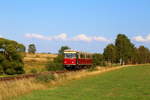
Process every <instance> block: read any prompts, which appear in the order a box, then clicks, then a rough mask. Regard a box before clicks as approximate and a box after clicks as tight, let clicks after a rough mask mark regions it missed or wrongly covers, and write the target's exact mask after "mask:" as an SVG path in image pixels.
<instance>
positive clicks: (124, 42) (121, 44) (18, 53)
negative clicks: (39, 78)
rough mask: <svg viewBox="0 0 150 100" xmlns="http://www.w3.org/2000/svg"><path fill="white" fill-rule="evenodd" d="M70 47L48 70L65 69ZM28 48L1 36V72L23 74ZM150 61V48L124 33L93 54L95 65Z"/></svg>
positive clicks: (31, 47)
mask: <svg viewBox="0 0 150 100" xmlns="http://www.w3.org/2000/svg"><path fill="white" fill-rule="evenodd" d="M66 49H70V47H68V46H62V47H61V48H60V49H59V51H58V56H57V57H56V58H54V60H53V61H49V62H48V65H47V69H48V70H61V69H63V51H64V50H66ZM25 52H26V48H25V46H24V45H23V44H20V43H18V42H16V41H13V40H8V39H4V38H0V74H9V75H13V74H22V73H25V71H24V63H23V57H24V54H25ZM28 52H29V53H32V54H34V53H36V46H35V44H30V45H29V46H28ZM145 63H150V50H149V49H148V48H146V47H145V46H143V45H141V46H139V47H136V46H135V45H134V44H133V43H132V42H131V41H130V39H129V38H128V37H127V36H126V35H124V34H118V35H117V37H116V39H115V42H114V43H111V44H108V45H107V46H106V47H105V48H104V52H103V53H102V54H101V53H94V54H93V64H94V65H95V66H97V65H100V66H106V65H108V64H111V65H112V64H121V65H124V64H145Z"/></svg>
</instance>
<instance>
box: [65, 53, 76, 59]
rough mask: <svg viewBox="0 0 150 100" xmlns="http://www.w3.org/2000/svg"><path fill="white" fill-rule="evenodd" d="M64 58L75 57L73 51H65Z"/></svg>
mask: <svg viewBox="0 0 150 100" xmlns="http://www.w3.org/2000/svg"><path fill="white" fill-rule="evenodd" d="M65 58H76V54H75V53H65Z"/></svg>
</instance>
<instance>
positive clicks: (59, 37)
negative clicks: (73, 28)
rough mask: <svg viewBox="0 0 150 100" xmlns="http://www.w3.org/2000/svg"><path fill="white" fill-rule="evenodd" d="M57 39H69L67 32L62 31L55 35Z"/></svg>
mask: <svg viewBox="0 0 150 100" xmlns="http://www.w3.org/2000/svg"><path fill="white" fill-rule="evenodd" d="M54 39H55V40H66V39H67V34H66V33H62V34H59V35H57V36H55V37H54Z"/></svg>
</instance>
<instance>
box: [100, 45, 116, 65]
mask: <svg viewBox="0 0 150 100" xmlns="http://www.w3.org/2000/svg"><path fill="white" fill-rule="evenodd" d="M103 55H104V59H105V60H106V61H107V62H110V63H111V64H112V63H114V62H115V61H116V47H115V46H114V45H113V44H109V45H107V47H106V48H105V49H104V53H103Z"/></svg>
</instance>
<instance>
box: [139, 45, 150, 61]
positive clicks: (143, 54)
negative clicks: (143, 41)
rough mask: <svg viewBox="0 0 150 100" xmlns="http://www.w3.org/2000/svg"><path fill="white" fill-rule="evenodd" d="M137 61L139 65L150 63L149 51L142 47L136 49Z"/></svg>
mask: <svg viewBox="0 0 150 100" xmlns="http://www.w3.org/2000/svg"><path fill="white" fill-rule="evenodd" d="M137 60H138V63H139V64H142V63H148V62H150V51H149V49H148V48H146V47H144V46H140V47H139V48H138V49H137Z"/></svg>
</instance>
